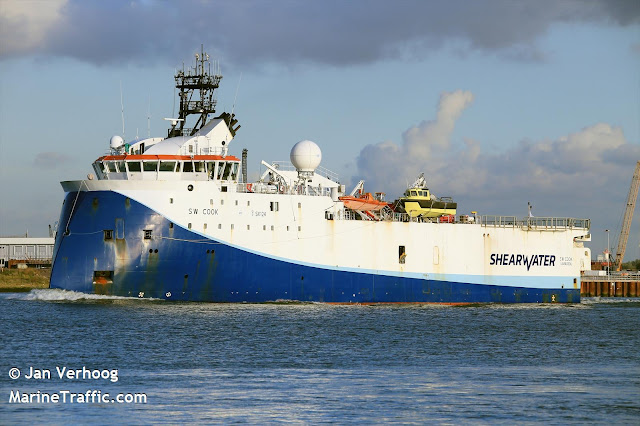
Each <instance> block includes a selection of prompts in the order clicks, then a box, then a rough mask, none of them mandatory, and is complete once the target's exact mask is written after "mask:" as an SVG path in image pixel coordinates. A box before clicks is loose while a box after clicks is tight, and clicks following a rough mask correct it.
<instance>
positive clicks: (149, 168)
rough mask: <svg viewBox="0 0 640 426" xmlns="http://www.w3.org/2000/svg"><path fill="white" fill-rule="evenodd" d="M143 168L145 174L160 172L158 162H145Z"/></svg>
mask: <svg viewBox="0 0 640 426" xmlns="http://www.w3.org/2000/svg"><path fill="white" fill-rule="evenodd" d="M143 164H144V165H143V168H144V171H145V172H155V171H157V170H158V162H157V161H143Z"/></svg>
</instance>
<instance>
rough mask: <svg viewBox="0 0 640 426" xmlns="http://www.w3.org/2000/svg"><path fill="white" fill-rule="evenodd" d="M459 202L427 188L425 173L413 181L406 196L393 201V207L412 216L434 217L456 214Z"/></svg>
mask: <svg viewBox="0 0 640 426" xmlns="http://www.w3.org/2000/svg"><path fill="white" fill-rule="evenodd" d="M457 207H458V203H456V202H454V201H453V199H452V198H451V197H436V196H435V195H433V194H432V193H431V191H430V190H429V188H427V180H426V179H425V177H424V173H420V176H418V178H417V179H416V180H415V182H413V183H412V184H411V185H409V187H408V188H407V190H406V191H405V192H404V196H403V197H401V198H399V199H397V200H396V201H395V202H394V203H393V209H394V210H395V211H399V212H405V213H407V214H408V215H409V216H411V217H420V218H434V217H442V216H447V220H449V217H451V216H455V215H456V211H457V210H456V209H457Z"/></svg>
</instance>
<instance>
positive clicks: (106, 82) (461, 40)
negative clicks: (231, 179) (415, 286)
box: [0, 0, 640, 260]
mask: <svg viewBox="0 0 640 426" xmlns="http://www.w3.org/2000/svg"><path fill="white" fill-rule="evenodd" d="M201 45H204V49H205V51H207V52H208V53H209V55H210V56H211V57H212V58H215V59H216V60H217V61H219V64H220V67H221V70H222V74H223V76H224V78H223V80H222V83H221V88H220V90H219V93H218V112H222V111H231V110H233V111H234V113H235V114H236V116H237V118H238V120H239V124H241V126H242V128H241V129H240V130H239V132H238V134H237V136H236V138H235V140H234V141H233V142H232V144H231V147H230V149H231V153H232V154H235V155H237V156H239V154H240V152H241V150H242V148H247V149H248V150H249V161H248V165H249V176H250V178H251V177H254V178H256V177H257V176H258V173H259V171H260V168H259V165H260V161H261V160H265V161H268V162H270V161H278V160H280V161H281V160H288V159H289V152H290V149H291V147H292V146H293V145H294V144H295V143H296V142H298V141H300V140H303V139H310V140H313V141H315V142H316V143H317V144H318V145H319V146H320V148H321V149H322V155H323V159H322V164H321V165H322V166H323V167H325V168H328V169H330V170H333V171H334V172H337V173H338V174H339V175H340V177H341V183H344V184H345V185H346V186H347V189H348V191H350V189H351V188H352V187H353V185H355V183H357V182H358V180H360V179H364V180H365V190H367V191H370V192H377V191H383V192H386V193H387V199H390V200H393V199H395V198H397V197H398V196H400V195H401V193H402V192H403V190H404V189H405V187H406V185H407V184H408V183H410V182H412V181H413V180H415V178H416V177H417V175H418V174H419V173H421V172H424V173H425V176H426V178H427V182H428V185H429V187H430V189H431V190H432V192H433V193H435V194H436V195H439V196H451V197H453V198H454V200H456V201H457V202H458V212H459V213H460V214H464V213H468V212H470V211H472V210H475V211H478V212H479V213H480V214H498V215H516V216H522V217H524V216H525V215H526V214H527V203H531V204H532V205H533V210H532V213H533V215H534V216H560V217H578V218H590V219H591V220H592V230H591V231H592V239H593V241H592V242H591V243H590V244H588V245H589V247H590V248H591V250H592V253H593V257H594V258H595V257H596V255H597V254H598V253H601V252H602V251H603V250H604V249H605V248H606V245H607V232H606V231H605V230H606V229H609V230H610V232H609V236H610V245H611V247H612V251H613V252H615V243H616V242H617V239H618V234H619V232H620V228H621V224H622V217H623V214H624V209H625V206H626V199H627V195H628V192H629V186H630V183H631V178H632V175H633V171H634V167H635V165H636V162H637V161H640V2H638V1H636V0H580V1H572V0H559V1H551V0H542V1H509V0H493V1H492V0H486V1H474V2H469V1H457V0H451V1H446V2H444V1H409V0H400V1H397V2H389V1H379V0H353V1H338V0H324V1H313V2H312V1H275V0H274V1H267V0H261V1H250V0H238V1H206V0H187V1H180V2H177V1H175V2H173V1H156V0H137V1H121V0H110V1H108V2H105V1H99V0H94V1H92V0H82V1H81V0H0V181H1V182H2V184H1V187H2V195H1V200H2V202H1V203H0V236H12V235H24V234H25V233H26V232H28V233H29V235H30V236H46V235H47V234H48V225H49V224H53V223H54V222H55V221H57V220H58V217H59V214H60V207H61V204H62V200H63V197H64V194H63V191H62V188H61V186H60V184H59V182H60V181H64V180H77V179H82V178H85V177H86V175H87V173H89V172H91V171H92V170H91V163H92V162H93V161H94V160H95V159H96V158H98V157H99V156H101V155H103V154H104V153H106V152H107V150H108V143H109V139H110V137H111V136H113V135H116V134H118V135H121V136H124V137H125V139H126V140H132V139H134V138H136V137H146V136H147V135H148V134H151V135H152V136H164V135H166V130H167V126H166V124H167V122H165V121H163V118H164V117H171V116H174V115H175V114H176V112H175V106H174V105H175V98H174V90H173V86H174V80H173V75H174V73H175V71H176V69H179V68H182V66H183V64H185V65H186V66H190V65H191V64H193V61H194V58H193V55H194V54H195V53H196V52H199V51H200V46H201ZM121 88H122V91H121ZM121 93H122V103H121ZM121 105H123V106H124V112H123V111H122V109H123V108H122V106H121ZM122 115H124V132H123V121H122ZM637 210H640V208H639V209H637ZM639 220H640V212H638V213H637V214H636V215H635V218H634V222H633V225H632V228H631V237H630V241H629V244H628V247H627V256H626V259H627V260H630V259H636V258H640V247H639V244H640V222H639Z"/></svg>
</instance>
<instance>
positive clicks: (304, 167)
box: [289, 140, 322, 172]
mask: <svg viewBox="0 0 640 426" xmlns="http://www.w3.org/2000/svg"><path fill="white" fill-rule="evenodd" d="M289 158H290V159H291V164H293V166H294V167H295V168H296V169H297V170H298V171H299V172H313V171H314V170H315V169H316V168H317V167H318V166H319V165H320V161H322V151H321V150H320V147H319V146H318V145H316V144H315V142H312V141H309V140H304V141H300V142H298V143H297V144H295V145H294V146H293V148H291V154H290V155H289Z"/></svg>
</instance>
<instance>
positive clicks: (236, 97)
mask: <svg viewBox="0 0 640 426" xmlns="http://www.w3.org/2000/svg"><path fill="white" fill-rule="evenodd" d="M241 81H242V72H241V73H240V78H239V79H238V85H237V86H236V94H235V96H234V97H233V105H232V106H231V117H230V118H229V130H231V119H233V112H234V111H235V109H236V99H238V90H240V82H241Z"/></svg>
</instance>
